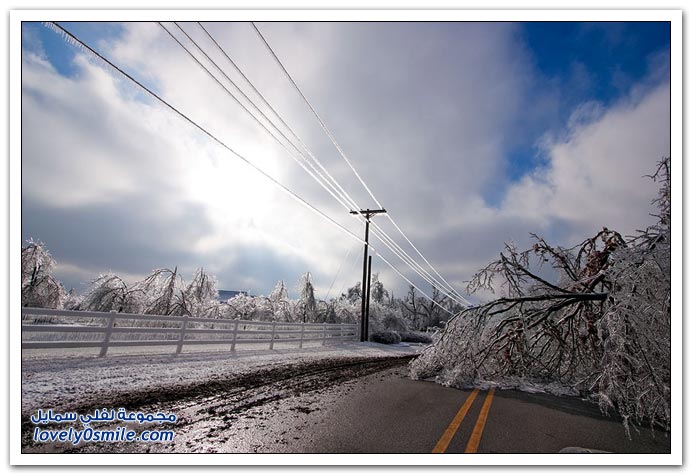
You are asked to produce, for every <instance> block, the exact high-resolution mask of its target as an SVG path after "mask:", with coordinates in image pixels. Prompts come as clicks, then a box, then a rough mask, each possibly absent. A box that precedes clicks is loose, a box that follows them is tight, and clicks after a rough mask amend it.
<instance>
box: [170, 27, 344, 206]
mask: <svg viewBox="0 0 692 475" xmlns="http://www.w3.org/2000/svg"><path fill="white" fill-rule="evenodd" d="M157 23H158V24H159V26H160V27H161V28H163V30H164V31H165V32H166V33H168V35H169V36H170V37H171V38H172V39H173V40H174V41H175V42H176V43H177V44H178V46H180V47H181V48H182V49H183V50H184V51H185V52H186V53H187V54H188V55H189V56H190V57H191V58H192V59H193V60H194V61H195V63H196V64H197V65H198V66H199V67H200V68H202V69H203V70H204V71H205V72H206V73H207V74H208V75H209V76H210V77H211V78H212V79H213V80H214V81H215V82H216V83H217V84H218V85H219V86H220V87H221V88H222V89H223V90H224V91H226V93H227V94H228V95H230V96H231V98H232V99H233V100H234V101H235V102H236V104H238V105H239V106H240V107H241V108H242V109H243V110H244V111H245V112H246V113H247V114H248V115H250V117H252V118H253V119H254V120H255V122H257V123H258V124H259V125H260V127H262V129H263V130H264V131H265V132H266V133H267V134H269V135H270V136H271V137H272V138H273V139H274V140H276V141H277V143H279V145H281V146H282V147H283V148H284V149H285V150H286V152H288V154H289V155H290V156H291V158H292V159H293V160H294V161H295V162H296V163H298V165H299V166H300V167H301V168H303V170H304V171H305V172H306V173H307V174H308V175H310V176H311V177H312V178H313V179H314V180H315V181H317V182H318V183H320V185H321V186H322V187H323V188H324V189H325V190H326V191H327V192H328V193H329V194H331V195H332V197H334V199H336V200H337V201H338V202H339V203H341V205H342V206H343V207H344V208H346V209H348V205H347V204H345V203H344V202H342V200H341V199H339V198H338V197H337V196H335V194H334V192H333V191H331V190H329V189H328V188H326V186H325V185H323V184H322V181H320V180H319V179H317V178H316V177H315V176H314V174H313V172H311V171H310V170H308V169H306V168H305V165H303V164H302V163H301V161H300V160H299V159H298V158H297V157H296V156H295V155H294V153H293V152H291V150H289V149H288V147H287V146H286V144H284V143H283V142H282V141H281V140H279V139H278V137H276V136H275V135H274V133H273V132H271V131H270V130H269V129H268V128H267V126H266V125H265V124H263V123H262V122H261V121H260V120H259V119H258V118H257V117H256V116H255V115H254V114H253V113H252V112H251V111H250V110H249V109H248V108H247V106H245V104H243V103H242V102H241V101H240V99H238V98H237V97H236V96H235V95H234V94H233V93H232V92H231V91H230V90H229V89H228V88H227V87H226V86H225V85H224V84H223V83H222V82H221V81H220V80H219V79H218V78H217V77H216V76H214V74H213V73H212V72H211V71H210V70H209V68H207V67H206V66H205V65H204V64H202V62H201V61H200V60H199V59H198V58H197V57H196V56H195V55H194V54H193V53H192V51H190V50H189V49H188V48H187V47H186V46H185V45H183V44H182V43H181V42H180V40H179V39H178V38H176V36H175V35H174V34H173V33H171V31H170V30H168V28H166V27H165V26H164V25H163V23H161V22H157ZM174 23H175V22H174ZM175 25H176V26H177V27H178V28H179V29H180V30H181V31H182V32H183V33H184V34H185V36H187V38H188V39H189V40H190V41H191V42H192V43H193V44H194V45H195V47H196V48H197V49H198V50H199V51H201V52H202V54H203V55H204V56H205V57H206V58H207V60H209V61H210V62H211V63H212V64H213V65H214V67H216V68H217V69H218V70H219V71H220V72H221V74H223V75H224V76H225V77H226V79H227V80H228V81H230V82H231V84H232V85H233V86H234V87H235V88H236V90H237V91H239V92H240V94H241V95H243V97H244V98H245V99H246V100H247V101H248V102H250V104H252V105H253V106H254V107H255V108H256V109H257V111H258V112H259V113H260V115H262V117H263V118H264V119H265V120H266V121H267V122H269V124H270V125H272V126H273V127H274V128H275V129H276V130H277V132H278V133H279V134H281V136H282V137H283V138H284V139H285V140H286V141H287V142H289V143H290V144H291V145H293V147H294V148H295V145H294V144H293V143H292V142H291V141H290V140H289V139H288V138H287V137H286V136H285V135H284V134H283V133H282V132H281V131H280V130H279V129H278V128H277V127H276V126H275V125H274V123H273V122H272V121H271V120H269V118H267V117H266V115H264V113H263V112H262V111H261V110H260V109H259V108H258V107H257V106H256V105H255V104H254V102H252V101H251V100H250V99H249V98H248V97H247V96H246V95H245V94H244V93H243V92H242V91H241V90H240V88H239V87H238V86H237V85H236V84H235V83H234V82H233V80H232V79H230V78H229V77H228V76H227V75H226V74H225V73H224V71H223V70H222V69H221V68H220V67H219V66H218V65H217V64H216V63H215V62H214V61H213V60H212V59H211V58H210V57H209V56H208V55H207V54H206V53H205V52H204V51H203V50H202V48H201V47H200V46H199V45H198V44H197V43H196V42H195V41H194V40H193V39H192V38H190V36H189V35H188V34H187V33H186V32H185V30H183V29H182V28H180V25H178V24H177V23H175ZM296 150H297V149H296ZM297 151H298V152H299V153H300V151H299V150H297ZM303 158H304V157H303ZM306 161H307V160H306ZM308 165H310V166H311V168H312V169H313V170H315V169H314V167H312V165H311V164H310V163H308ZM315 172H316V173H318V174H319V171H317V170H315ZM322 179H324V178H322Z"/></svg>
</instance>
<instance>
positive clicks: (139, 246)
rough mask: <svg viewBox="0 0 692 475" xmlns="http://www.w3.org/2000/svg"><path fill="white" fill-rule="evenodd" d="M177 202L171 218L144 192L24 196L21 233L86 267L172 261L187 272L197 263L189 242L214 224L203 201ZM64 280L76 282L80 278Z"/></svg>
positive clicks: (139, 269)
mask: <svg viewBox="0 0 692 475" xmlns="http://www.w3.org/2000/svg"><path fill="white" fill-rule="evenodd" d="M179 206H180V208H179V209H178V211H179V213H180V219H179V220H170V219H168V217H167V216H166V215H165V214H163V212H162V211H161V208H160V206H159V203H157V202H156V200H155V199H153V198H152V197H151V196H148V195H146V194H139V195H137V194H135V195H129V196H126V197H123V198H122V199H121V200H119V201H117V202H113V203H108V204H98V205H96V204H94V205H83V206H78V207H71V208H59V207H51V206H46V205H44V204H41V203H39V202H37V201H35V200H31V199H25V200H23V202H22V237H23V239H24V240H26V239H29V238H33V239H35V240H41V241H43V242H44V243H45V244H46V246H47V247H48V249H49V250H50V251H51V252H52V254H53V255H54V256H56V258H57V260H58V265H59V264H60V262H62V261H64V262H68V263H70V264H71V265H73V266H78V267H81V268H83V269H88V270H92V269H98V270H99V272H105V271H107V270H112V271H114V272H115V273H119V272H120V273H126V274H139V275H145V274H147V273H149V271H151V270H152V269H155V268H159V267H169V268H171V269H172V268H173V267H175V266H179V267H180V268H181V269H185V270H187V271H188V272H189V271H190V270H193V269H194V268H195V267H197V266H201V264H202V263H201V262H199V258H198V256H197V255H196V254H195V253H194V251H193V249H191V248H190V243H192V242H195V241H196V240H197V239H199V238H200V237H201V236H203V235H204V234H206V233H210V232H212V231H213V227H212V225H211V223H210V222H209V220H208V219H207V218H206V216H205V210H204V208H203V207H201V206H199V205H192V204H181V205H179ZM58 270H59V267H58ZM66 277H68V278H69V276H66ZM93 277H97V275H96V274H95V275H93ZM65 283H66V285H68V286H69V287H72V286H75V287H77V286H79V282H74V281H72V282H65Z"/></svg>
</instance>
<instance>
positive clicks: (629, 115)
mask: <svg viewBox="0 0 692 475" xmlns="http://www.w3.org/2000/svg"><path fill="white" fill-rule="evenodd" d="M63 26H64V27H65V28H66V29H68V30H69V31H71V32H73V33H74V34H75V35H76V36H78V37H80V38H81V39H83V40H84V41H85V42H86V43H88V44H89V45H90V46H92V47H93V48H94V49H95V50H97V51H99V52H100V53H101V54H103V55H104V56H106V57H108V58H109V59H110V60H111V61H112V62H113V63H115V64H117V65H118V66H119V67H120V68H121V69H123V70H124V71H127V72H128V74H130V75H131V76H132V77H134V78H136V79H137V80H138V81H140V82H141V83H142V84H144V85H146V86H147V87H149V88H151V89H152V90H153V91H154V92H155V93H156V94H158V95H159V96H161V97H162V98H165V99H166V100H167V101H168V102H170V103H171V104H172V105H174V106H175V107H176V108H179V110H181V111H183V112H184V113H185V114H186V115H187V116H188V117H190V118H192V119H193V120H194V121H196V122H197V123H199V124H200V125H201V126H202V127H204V128H205V129H206V130H208V131H209V132H211V133H212V134H214V135H215V136H217V137H218V138H219V139H220V140H222V141H223V142H224V143H226V144H227V145H228V146H229V147H231V148H232V149H233V150H235V151H237V152H238V153H239V154H240V155H242V156H243V157H245V158H246V159H247V160H248V161H249V162H251V163H252V164H254V166H256V167H259V168H261V169H262V170H264V172H265V173H266V174H268V175H270V176H271V177H273V178H274V179H275V180H277V181H278V182H280V183H282V184H283V185H284V186H285V187H286V188H288V189H290V190H291V191H292V192H293V193H295V194H297V195H299V196H300V197H301V198H302V199H303V200H305V201H306V202H308V203H310V204H311V205H312V206H314V207H316V208H318V209H319V210H321V211H322V212H323V213H324V214H326V215H328V216H329V217H330V218H331V219H332V220H334V221H336V222H337V223H339V224H340V225H342V226H343V227H345V228H346V229H347V230H350V231H351V232H352V233H353V234H355V235H357V236H358V237H361V236H362V235H363V223H362V222H361V221H359V220H357V219H356V218H354V217H353V216H351V215H350V214H349V213H348V210H347V209H345V208H344V207H342V206H341V205H340V204H339V203H337V202H336V201H335V200H334V199H333V198H332V196H330V195H329V194H328V193H327V192H326V191H325V190H324V189H323V188H321V187H320V186H319V185H318V184H317V183H316V182H315V181H314V180H313V179H312V178H311V177H310V176H308V175H307V174H306V173H305V172H304V170H303V169H301V168H300V167H299V166H298V165H297V164H296V162H295V161H294V160H293V159H292V158H291V156H290V155H289V154H288V153H287V152H286V150H285V149H284V148H283V147H282V146H280V145H279V144H277V142H276V141H274V140H273V139H272V138H271V137H270V136H269V135H268V134H267V133H265V131H264V130H263V129H262V128H261V127H260V126H258V125H257V123H256V122H254V121H253V119H252V118H251V117H250V116H249V115H248V114H247V113H246V112H245V111H244V110H243V109H242V108H241V107H239V106H238V104H237V103H236V102H235V101H234V100H233V99H232V98H231V97H230V96H229V95H228V94H227V93H226V92H225V91H224V90H223V89H222V88H221V87H220V86H219V85H218V84H217V83H215V82H214V80H213V79H211V78H210V76H209V75H208V74H207V73H205V72H204V71H203V70H202V69H201V68H200V67H199V65H198V64H197V63H195V61H194V60H192V59H191V58H190V57H189V55H188V54H187V53H186V52H185V51H184V50H183V49H182V48H181V47H180V46H179V45H178V44H177V43H176V42H175V41H174V40H173V39H172V38H171V37H170V36H169V34H168V33H166V31H165V30H164V29H163V28H162V27H161V26H160V25H158V24H156V23H144V22H139V23H120V24H116V23H113V24H111V23H64V24H63ZM164 26H166V27H167V28H168V29H169V30H170V31H171V32H172V33H173V34H175V35H176V36H177V37H178V39H179V40H180V41H181V42H182V43H183V44H186V45H189V43H187V42H186V38H185V37H184V36H183V34H182V32H181V31H180V30H179V29H177V27H176V26H175V25H173V24H170V23H165V24H164ZM181 26H182V28H183V29H184V30H185V31H186V32H187V33H188V34H189V35H190V36H191V37H193V38H194V39H195V40H196V41H198V42H199V44H200V46H202V47H203V48H204V49H205V51H207V52H208V54H209V55H210V56H211V57H212V58H214V59H215V60H216V61H217V62H218V64H219V65H221V66H222V67H223V68H224V69H225V70H226V73H227V74H228V75H229V76H230V77H231V78H233V79H234V80H237V81H239V82H238V84H239V85H240V86H241V87H242V88H243V90H244V91H245V93H246V94H248V95H249V96H250V95H251V94H252V91H251V89H250V88H249V87H248V86H247V85H246V84H244V83H242V82H240V77H239V75H238V74H237V73H235V72H234V71H233V69H232V68H231V66H230V65H229V63H228V61H227V60H226V58H224V57H223V56H222V53H221V52H220V51H219V50H218V49H215V46H214V45H213V43H211V42H210V41H209V39H208V37H206V36H205V33H204V32H203V30H201V29H200V27H199V25H197V24H195V23H181ZM204 26H205V27H206V28H207V29H208V30H209V32H210V33H211V34H212V35H213V36H214V38H215V39H216V40H217V41H218V43H219V44H220V45H221V46H222V47H223V48H224V50H225V52H226V53H227V54H228V56H230V57H231V58H232V59H233V61H234V62H235V63H236V64H237V65H238V66H239V67H240V69H241V70H242V71H243V73H244V74H245V75H246V76H247V77H248V78H249V79H250V80H251V82H252V84H253V85H254V86H255V87H256V88H257V90H259V91H260V92H261V93H262V95H263V96H264V97H265V98H266V99H267V100H268V102H269V103H271V105H272V107H273V108H274V109H275V110H276V111H278V112H279V114H280V115H281V117H282V119H283V120H284V121H285V122H286V123H287V124H289V125H290V127H291V129H292V130H294V131H295V132H296V134H297V135H298V136H299V137H300V138H301V140H302V141H303V142H304V143H305V144H307V146H308V147H309V149H310V150H311V152H312V153H313V155H314V156H316V157H317V158H318V159H319V160H320V163H321V164H322V165H323V166H324V167H325V169H326V170H328V172H329V173H330V175H331V176H333V177H334V178H335V179H336V180H337V181H338V182H339V184H340V185H341V186H342V187H343V189H344V190H346V191H347V192H348V193H349V195H350V196H352V198H353V200H354V201H355V202H356V203H357V204H358V206H359V207H361V208H376V207H377V203H376V201H375V200H374V199H373V198H372V196H370V194H369V193H368V191H367V190H366V189H365V188H364V187H363V185H362V184H361V183H360V181H359V179H358V178H357V177H356V176H355V174H354V173H353V171H352V170H351V168H350V167H349V164H347V163H346V161H345V160H344V159H343V158H342V157H341V156H340V154H339V152H338V151H337V149H336V148H335V146H334V145H333V144H332V143H331V141H330V140H329V138H328V137H327V135H326V134H325V132H324V131H323V130H322V128H321V127H320V124H319V122H318V121H317V119H316V118H315V116H314V115H313V114H312V113H311V112H310V110H309V109H308V107H307V106H306V104H305V102H304V101H303V99H302V98H301V96H300V95H299V94H298V92H297V91H296V90H295V89H294V88H293V87H292V85H291V83H290V82H289V81H288V79H287V78H286V77H285V76H284V75H283V72H282V70H281V69H280V68H279V66H278V65H277V64H276V62H275V61H274V59H273V58H272V56H271V55H270V53H269V52H268V50H267V49H266V48H265V46H264V45H263V43H262V42H261V40H260V39H259V38H258V36H257V35H256V34H255V32H254V30H253V29H252V26H251V25H250V24H249V23H205V24H204ZM257 26H258V28H259V29H260V30H261V31H262V33H263V34H264V35H265V37H266V39H267V41H268V42H269V44H270V45H271V47H272V48H273V49H274V51H275V52H276V54H277V56H278V57H279V58H280V59H281V61H282V63H283V64H284V66H285V67H286V69H287V70H288V71H289V72H290V74H291V76H292V77H293V79H294V80H295V82H296V84H297V85H298V86H299V87H300V89H301V90H302V92H303V93H304V94H305V96H306V97H307V99H308V100H309V102H310V104H311V105H312V106H313V107H314V109H315V110H316V111H317V113H318V114H319V116H320V117H321V119H322V120H323V122H324V123H325V124H326V126H327V127H328V129H329V130H330V131H331V133H332V134H333V136H334V137H335V138H336V140H337V142H338V144H339V146H340V147H341V149H342V150H343V151H344V153H345V155H346V156H347V157H348V159H349V161H350V163H351V164H352V165H353V167H354V168H355V169H356V171H357V172H358V174H359V175H360V177H361V178H362V179H363V181H364V182H365V183H366V184H367V186H368V188H369V189H370V190H371V192H372V194H373V195H374V196H375V197H376V198H377V201H379V202H380V203H381V204H382V205H383V206H384V207H385V208H386V209H387V211H388V216H389V217H391V218H392V219H393V221H394V222H396V224H397V225H398V226H399V227H400V228H401V229H402V230H403V231H404V232H405V233H406V235H407V236H408V238H409V239H410V240H411V241H412V242H413V243H414V244H415V245H416V247H417V248H418V249H419V250H420V251H421V252H422V254H423V255H424V256H425V257H426V258H427V260H428V261H429V262H430V263H431V264H432V265H433V266H434V267H435V269H436V270H437V271H439V272H440V273H441V274H442V275H443V276H444V277H445V279H446V280H447V281H449V282H450V283H451V284H452V285H453V286H454V287H455V288H456V289H457V290H459V291H463V289H464V287H465V282H466V281H468V280H469V279H470V278H471V277H472V276H473V274H474V272H475V271H477V270H478V269H479V268H481V267H483V266H484V265H485V264H486V263H488V262H489V261H490V260H492V259H494V258H496V257H497V256H498V254H499V252H500V251H501V250H502V247H503V244H504V243H506V242H513V243H516V244H517V245H518V246H519V247H520V248H521V247H528V246H529V245H530V243H531V238H530V233H537V234H539V235H541V236H543V237H544V238H546V240H548V241H549V242H553V243H555V244H557V245H562V246H572V245H575V244H578V243H579V242H581V241H582V240H584V239H586V238H588V237H590V236H592V235H594V234H595V233H596V232H597V231H598V230H600V229H601V228H602V227H604V226H607V227H608V228H610V229H615V230H618V231H620V232H621V233H622V234H625V235H628V234H629V235H631V234H633V233H635V232H636V230H637V229H642V228H644V227H646V226H647V225H649V224H652V222H653V219H654V218H652V217H651V213H652V212H653V211H654V210H653V208H652V207H651V200H652V199H653V198H654V196H655V193H656V189H657V186H656V185H655V184H654V183H653V182H652V181H651V180H650V179H647V178H645V175H648V174H651V173H652V172H653V171H654V170H655V167H656V163H657V161H658V160H660V158H661V157H663V156H667V155H669V154H670V127H671V126H670V29H669V24H668V23H649V22H631V23H610V22H593V23H569V22H554V23H553V22H535V23H506V22H504V23H492V22H483V23H472V22H449V23H444V22H439V23H424V22H423V23H406V22H399V23H376V22H369V23H339V22H330V23H287V22H275V23H266V22H260V23H258V24H257ZM188 47H190V48H191V50H193V47H192V46H188ZM222 81H223V78H222ZM252 97H253V98H255V99H256V96H252ZM264 111H265V114H267V115H269V112H268V110H267V109H266V108H264ZM373 221H375V222H376V223H377V224H378V225H379V226H381V229H382V230H384V231H385V232H386V233H387V234H388V235H390V236H391V237H392V238H394V239H395V241H396V242H397V243H399V245H401V246H402V247H403V248H405V249H406V250H407V252H409V253H410V254H411V255H412V256H415V257H417V258H418V255H417V254H416V252H415V251H414V250H413V249H412V248H411V247H410V246H409V245H408V244H407V242H406V240H405V239H404V238H403V237H402V235H401V234H399V232H398V231H397V229H396V228H395V227H394V225H393V224H392V221H390V220H389V218H388V217H385V216H377V217H375V218H373ZM21 232H22V239H23V241H26V240H28V239H30V238H31V239H34V240H40V241H42V242H44V243H45V244H46V246H47V248H48V249H49V250H50V251H51V253H52V254H53V256H54V258H55V260H56V261H57V266H56V271H55V273H56V276H57V277H58V278H59V279H60V280H61V281H62V282H63V283H64V284H65V286H66V287H67V288H68V289H69V288H75V289H77V290H79V291H82V290H84V289H85V288H86V287H88V283H89V282H90V281H91V280H92V279H94V278H95V277H97V276H98V275H99V274H101V273H105V272H114V273H116V274H118V275H120V276H121V277H123V278H125V279H126V280H129V281H134V280H137V279H141V278H142V277H144V276H145V275H147V274H148V273H149V272H150V271H151V270H152V269H155V268H160V267H166V268H173V267H175V266H177V267H178V269H179V270H180V272H181V273H182V275H183V277H185V278H187V279H190V278H191V277H192V273H193V272H194V270H195V269H196V268H198V267H203V268H204V269H205V270H207V271H208V272H210V273H211V274H213V275H215V276H216V278H217V279H218V282H219V288H221V289H228V290H247V291H249V292H250V293H252V294H257V295H259V294H267V293H268V292H270V291H271V289H272V288H273V287H274V285H275V284H276V282H277V281H278V280H284V281H285V282H286V283H287V284H288V286H289V289H290V290H291V291H292V293H293V295H295V293H296V288H295V287H296V285H297V282H298V279H299V277H300V276H301V275H302V274H304V273H305V272H308V271H309V272H311V273H312V276H313V278H314V280H315V283H316V286H317V296H318V297H319V298H325V297H326V296H327V295H330V296H332V297H333V296H336V295H338V294H339V293H340V292H342V291H343V290H345V288H346V287H348V286H350V285H353V284H354V283H356V282H358V281H360V279H361V272H362V270H361V265H362V254H363V249H362V247H363V246H362V244H361V243H359V242H358V241H357V240H355V239H353V237H352V236H351V235H349V234H347V233H346V232H344V231H343V230H342V229H340V228H338V227H337V226H335V225H334V224H333V223H331V222H328V221H327V220H325V219H323V218H322V217H320V216H318V215H317V214H315V213H313V212H312V211H311V210H309V209H307V208H306V207H304V206H303V205H301V204H300V203H298V202H297V201H296V200H294V199H293V198H292V197H291V196H289V195H288V194H287V193H285V192H284V191H283V190H281V189H280V188H278V187H277V186H276V185H275V184H273V183H272V182H271V181H270V180H268V179H267V178H266V177H264V176H262V175H261V174H259V173H258V172H257V171H256V170H254V169H253V168H252V167H251V166H249V165H248V164H247V163H245V162H243V161H242V160H241V159H239V158H238V157H237V156H235V155H233V154H232V153H230V152H229V151H228V150H226V149H224V148H222V147H220V146H219V145H218V144H216V143H215V142H213V141H212V140H210V139H209V137H207V136H206V135H204V134H203V133H202V132H200V131H199V130H197V129H195V128H194V127H193V126H191V125H190V124H189V123H187V122H185V121H184V120H182V119H181V118H180V117H178V116H176V115H175V114H174V113H172V112H171V111H170V110H169V109H167V108H165V107H164V106H162V105H161V104H160V103H158V102H157V101H156V100H154V99H152V97H151V96H149V95H147V94H146V93H144V92H143V91H142V90H141V89H139V88H138V87H137V86H135V85H134V84H133V83H132V82H130V81H128V80H127V79H125V78H123V77H122V76H121V75H119V74H118V73H116V72H114V71H113V70H112V69H111V68H109V67H106V66H104V64H103V63H102V62H100V61H98V60H97V59H95V58H94V57H93V56H92V55H90V54H88V53H87V52H85V51H84V49H81V48H79V47H76V46H75V45H73V44H71V43H70V42H68V41H66V40H65V38H64V37H63V36H62V35H60V34H57V33H56V32H55V31H53V30H51V29H49V28H47V27H46V26H44V25H42V24H39V23H24V24H23V27H22V230H21ZM371 244H372V245H373V247H374V249H375V251H376V252H377V253H378V254H376V255H375V257H374V258H373V271H374V272H378V273H379V275H380V279H381V280H382V281H383V282H384V284H385V286H386V287H387V288H388V289H390V290H393V291H394V294H395V295H397V296H403V294H404V293H405V292H406V288H407V287H408V283H407V282H406V280H404V279H403V278H402V277H401V276H399V275H398V273H397V272H396V271H395V270H393V269H391V268H390V267H389V266H388V265H387V264H386V263H385V262H384V261H383V260H382V259H381V258H380V257H379V255H381V256H382V257H384V258H385V259H386V260H387V261H389V262H390V263H391V264H392V265H394V266H395V267H396V268H397V269H398V270H399V272H401V273H402V274H403V275H404V276H405V277H406V278H407V279H409V280H410V281H412V282H413V283H415V284H416V285H417V286H419V287H420V288H421V289H422V290H424V291H429V289H430V286H429V284H428V283H426V282H425V281H423V280H422V279H421V278H419V277H418V276H416V274H414V273H413V272H412V271H411V270H410V269H409V268H408V267H407V266H406V265H405V264H404V263H402V262H401V261H400V260H398V259H397V258H396V257H395V256H394V255H393V254H392V253H391V251H388V250H387V249H386V248H385V246H384V245H383V244H382V243H381V242H379V241H378V240H377V239H376V238H375V237H372V236H371ZM418 260H419V261H420V262H421V264H423V265H424V263H422V260H421V259H418Z"/></svg>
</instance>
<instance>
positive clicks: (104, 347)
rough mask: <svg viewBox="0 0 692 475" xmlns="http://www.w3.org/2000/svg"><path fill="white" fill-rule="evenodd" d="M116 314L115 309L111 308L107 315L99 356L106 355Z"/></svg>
mask: <svg viewBox="0 0 692 475" xmlns="http://www.w3.org/2000/svg"><path fill="white" fill-rule="evenodd" d="M117 314H118V312H117V311H116V310H111V314H110V316H109V317H108V325H107V326H106V336H105V337H104V339H103V345H102V346H101V352H100V353H99V357H104V356H106V353H107V352H108V344H109V343H110V341H111V333H113V327H114V326H115V316H116V315H117Z"/></svg>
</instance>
